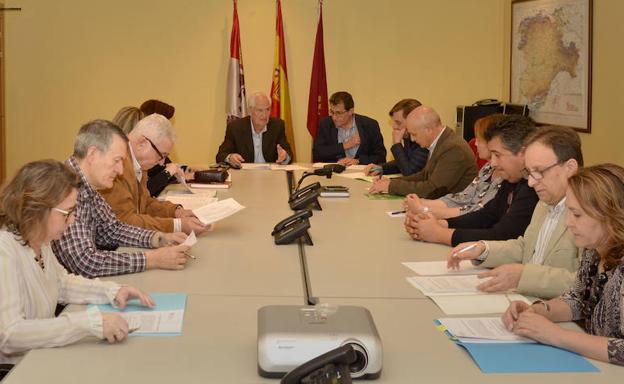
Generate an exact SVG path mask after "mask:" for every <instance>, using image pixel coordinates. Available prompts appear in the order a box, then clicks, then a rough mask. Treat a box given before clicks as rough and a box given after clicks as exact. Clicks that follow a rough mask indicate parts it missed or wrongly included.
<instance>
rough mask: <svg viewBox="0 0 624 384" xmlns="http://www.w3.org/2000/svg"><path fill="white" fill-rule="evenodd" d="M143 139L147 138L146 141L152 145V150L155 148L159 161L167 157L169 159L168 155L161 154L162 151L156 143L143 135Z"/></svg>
mask: <svg viewBox="0 0 624 384" xmlns="http://www.w3.org/2000/svg"><path fill="white" fill-rule="evenodd" d="M143 138H145V140H147V142H148V143H150V145H151V146H152V148H154V151H156V153H157V154H158V157H159V159H158V160H162V159H164V158H165V157H167V155H165V154H163V153H162V152H160V149H158V147H156V145H155V144H154V142H153V141H152V140H150V139H149V138H148V137H147V136H145V135H143Z"/></svg>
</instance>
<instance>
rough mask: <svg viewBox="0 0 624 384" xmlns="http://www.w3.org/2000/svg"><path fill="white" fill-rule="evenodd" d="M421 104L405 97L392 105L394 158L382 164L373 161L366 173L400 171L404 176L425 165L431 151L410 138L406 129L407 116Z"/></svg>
mask: <svg viewBox="0 0 624 384" xmlns="http://www.w3.org/2000/svg"><path fill="white" fill-rule="evenodd" d="M420 106H421V104H420V101H418V100H415V99H403V100H401V101H399V102H398V103H396V104H395V105H394V107H392V109H391V110H390V112H389V115H390V117H391V118H392V147H390V152H392V155H393V156H394V160H392V161H389V162H387V163H384V164H380V165H377V164H372V163H371V164H369V165H367V166H366V170H365V173H366V175H371V176H376V175H379V174H380V173H381V172H382V171H383V174H384V175H391V174H395V173H400V174H402V175H403V176H409V175H411V174H413V173H416V172H418V171H420V170H421V169H423V168H424V167H425V164H427V158H429V151H428V150H427V149H425V148H422V147H421V146H420V145H418V143H415V142H413V141H412V140H410V137H409V134H408V133H407V130H406V129H405V118H406V117H407V115H409V113H410V112H412V111H413V110H414V109H415V108H418V107H420Z"/></svg>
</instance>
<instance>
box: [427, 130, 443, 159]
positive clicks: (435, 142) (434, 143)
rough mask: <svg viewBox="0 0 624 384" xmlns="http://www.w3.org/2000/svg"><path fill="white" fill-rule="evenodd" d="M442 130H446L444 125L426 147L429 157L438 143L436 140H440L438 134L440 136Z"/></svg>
mask: <svg viewBox="0 0 624 384" xmlns="http://www.w3.org/2000/svg"><path fill="white" fill-rule="evenodd" d="M444 130H446V127H444V128H443V129H442V130H441V131H440V133H438V136H436V138H435V139H434V140H433V142H432V143H431V145H430V146H428V147H427V149H428V150H429V158H431V154H433V151H434V150H435V147H436V145H438V140H440V136H442V134H443V133H444Z"/></svg>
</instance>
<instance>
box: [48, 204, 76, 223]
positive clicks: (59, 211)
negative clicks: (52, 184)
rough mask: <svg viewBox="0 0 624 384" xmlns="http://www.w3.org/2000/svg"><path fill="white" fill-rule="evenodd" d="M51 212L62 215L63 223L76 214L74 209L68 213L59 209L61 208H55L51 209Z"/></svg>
mask: <svg viewBox="0 0 624 384" xmlns="http://www.w3.org/2000/svg"><path fill="white" fill-rule="evenodd" d="M52 210H54V211H56V212H58V213H60V214H62V215H63V216H65V221H67V220H69V218H70V217H71V216H73V215H74V214H75V213H76V207H72V208H71V209H70V210H69V211H66V210H64V209H61V208H56V207H54V208H52Z"/></svg>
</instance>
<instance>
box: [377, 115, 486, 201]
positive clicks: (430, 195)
mask: <svg viewBox="0 0 624 384" xmlns="http://www.w3.org/2000/svg"><path fill="white" fill-rule="evenodd" d="M406 124H407V127H406V128H407V132H408V133H409V135H410V138H411V140H412V141H414V142H416V143H418V145H420V146H421V147H423V148H427V149H428V150H429V159H428V160H427V165H425V168H423V169H422V170H421V171H420V172H417V173H415V174H413V175H411V176H407V177H398V178H395V179H392V180H390V179H388V178H386V177H382V178H380V179H379V180H377V181H375V182H374V183H373V185H372V187H371V188H370V190H369V192H370V193H386V192H389V193H392V194H395V195H404V196H405V195H408V194H410V193H415V194H417V195H418V196H420V197H424V198H427V199H437V198H438V197H440V196H444V195H446V194H447V193H454V192H460V191H462V190H464V188H466V186H468V184H470V183H471V182H472V180H473V179H474V178H475V176H477V165H476V163H475V158H474V155H473V153H472V150H471V149H470V147H469V146H468V143H466V142H465V141H464V139H462V138H461V137H460V136H458V135H457V134H455V132H453V131H452V130H451V129H450V128H447V127H445V126H444V125H442V122H441V121H440V116H438V114H437V113H436V111H434V110H433V109H431V108H429V107H425V106H420V107H418V108H416V109H414V110H413V111H412V112H410V113H409V115H408V116H407V123H406Z"/></svg>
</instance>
